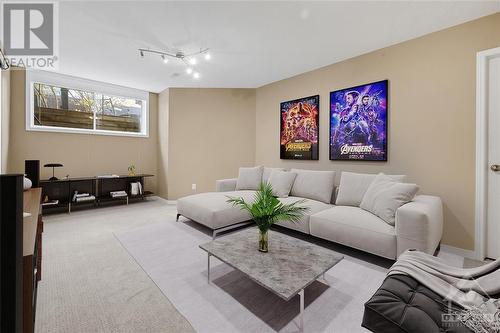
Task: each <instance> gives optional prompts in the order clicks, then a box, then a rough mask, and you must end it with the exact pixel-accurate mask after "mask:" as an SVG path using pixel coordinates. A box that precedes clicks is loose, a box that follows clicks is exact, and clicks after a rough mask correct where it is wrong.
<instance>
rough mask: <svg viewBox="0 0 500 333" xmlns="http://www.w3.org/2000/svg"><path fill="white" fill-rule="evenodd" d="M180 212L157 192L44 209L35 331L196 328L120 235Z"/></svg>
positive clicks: (156, 330) (139, 330) (138, 330)
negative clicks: (138, 198)
mask: <svg viewBox="0 0 500 333" xmlns="http://www.w3.org/2000/svg"><path fill="white" fill-rule="evenodd" d="M175 214H176V209H175V206H174V205H167V204H166V202H165V201H164V200H162V199H155V198H152V199H150V200H148V201H146V202H142V203H136V204H131V205H129V206H125V205H123V206H113V207H107V208H100V209H96V210H85V211H77V212H74V213H72V214H70V215H69V214H58V215H47V216H44V222H45V225H44V227H45V229H44V234H43V242H44V244H43V245H44V250H43V266H42V281H41V282H40V283H39V287H38V288H39V289H38V300H37V313H36V332H39V333H41V332H44V333H45V332H65V333H66V332H89V333H90V332H193V328H192V327H191V325H190V324H189V322H188V321H187V320H186V319H185V318H184V317H182V315H181V314H180V313H179V312H178V311H177V310H176V309H175V308H174V307H173V306H172V304H171V303H170V301H169V300H168V299H167V298H166V297H165V296H164V295H163V294H162V292H161V291H160V290H159V289H158V287H157V286H156V285H155V284H154V283H153V281H151V279H150V278H149V277H148V276H147V274H146V273H145V272H144V271H143V270H142V269H141V268H140V267H139V266H138V265H137V263H136V262H135V261H134V259H133V258H132V257H131V256H130V255H129V254H128V253H127V251H126V250H125V249H124V248H123V247H122V246H121V245H120V243H119V242H118V241H117V239H116V238H115V237H114V235H113V232H118V231H123V230H127V229H130V228H136V227H139V226H144V225H148V224H154V223H158V222H160V221H162V219H166V218H169V219H171V218H175Z"/></svg>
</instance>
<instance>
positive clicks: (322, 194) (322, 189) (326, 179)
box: [290, 169, 335, 204]
mask: <svg viewBox="0 0 500 333" xmlns="http://www.w3.org/2000/svg"><path fill="white" fill-rule="evenodd" d="M290 172H295V173H296V174H297V177H296V178H295V181H294V183H293V186H292V190H291V191H290V194H291V195H292V196H294V197H301V198H307V199H312V200H318V201H321V202H324V203H327V204H329V203H330V201H331V200H332V194H333V188H334V186H335V171H314V170H301V169H292V170H290Z"/></svg>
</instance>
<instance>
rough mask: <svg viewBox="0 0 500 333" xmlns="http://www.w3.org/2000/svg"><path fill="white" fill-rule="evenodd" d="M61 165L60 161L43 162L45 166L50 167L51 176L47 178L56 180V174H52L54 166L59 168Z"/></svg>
mask: <svg viewBox="0 0 500 333" xmlns="http://www.w3.org/2000/svg"><path fill="white" fill-rule="evenodd" d="M62 166H63V165H62V164H61V163H48V164H45V165H44V167H45V168H52V177H50V178H49V180H58V179H57V177H56V176H54V168H60V167H62Z"/></svg>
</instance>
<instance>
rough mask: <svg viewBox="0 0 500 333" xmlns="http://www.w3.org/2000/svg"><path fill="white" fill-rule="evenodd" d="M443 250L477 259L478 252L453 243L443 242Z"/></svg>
mask: <svg viewBox="0 0 500 333" xmlns="http://www.w3.org/2000/svg"><path fill="white" fill-rule="evenodd" d="M441 251H443V252H447V253H451V254H455V255H457V256H460V257H464V258H468V259H477V256H476V252H474V251H472V250H466V249H462V248H459V247H454V246H451V245H444V244H441Z"/></svg>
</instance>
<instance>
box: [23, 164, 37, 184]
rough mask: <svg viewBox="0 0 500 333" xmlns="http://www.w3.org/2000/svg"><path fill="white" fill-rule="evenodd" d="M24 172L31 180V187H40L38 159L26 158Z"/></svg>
mask: <svg viewBox="0 0 500 333" xmlns="http://www.w3.org/2000/svg"><path fill="white" fill-rule="evenodd" d="M24 173H25V174H26V177H28V178H29V180H31V183H32V184H33V185H32V187H40V161H39V160H26V161H24Z"/></svg>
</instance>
